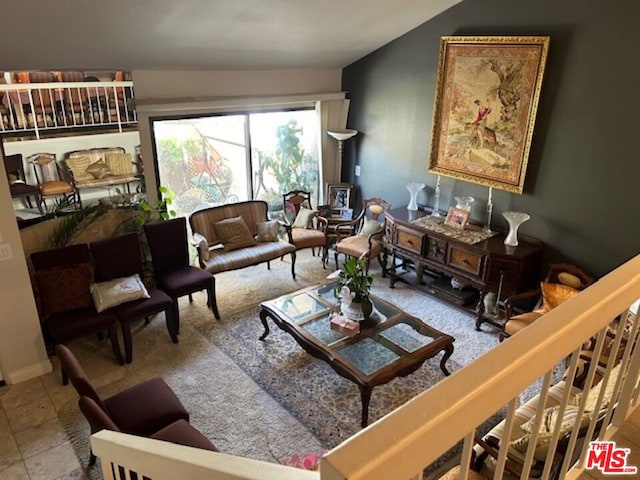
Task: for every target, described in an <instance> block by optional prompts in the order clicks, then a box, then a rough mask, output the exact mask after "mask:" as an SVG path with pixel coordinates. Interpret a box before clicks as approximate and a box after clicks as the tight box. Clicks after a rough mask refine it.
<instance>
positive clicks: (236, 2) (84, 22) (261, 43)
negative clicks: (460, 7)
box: [0, 0, 461, 71]
mask: <svg viewBox="0 0 640 480" xmlns="http://www.w3.org/2000/svg"><path fill="white" fill-rule="evenodd" d="M459 1H461V0H394V1H385V0H315V1H314V0H50V1H43V0H11V1H9V2H3V15H2V16H3V22H2V29H0V67H2V69H3V70H46V69H51V70H53V69H55V70H58V69H64V70H66V69H82V70H101V69H123V70H131V71H135V70H260V69H269V70H274V69H292V68H343V67H345V66H347V65H349V64H350V63H352V62H354V61H355V60H357V59H359V58H361V57H363V56H365V55H367V54H368V53H370V52H372V51H374V50H375V49H377V48H379V47H381V46H382V45H384V44H386V43H388V42H390V41H391V40H393V39H395V38H397V37H399V36H401V35H403V34H404V33H406V32H408V31H409V30H411V29H413V28H415V27H417V26H418V25H420V24H422V23H424V22H425V21H427V20H428V19H430V18H432V17H434V16H435V15H437V14H438V13H440V12H442V11H444V10H446V9H447V8H449V7H450V6H452V5H454V4H456V3H458V2H459Z"/></svg>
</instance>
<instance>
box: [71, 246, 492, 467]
mask: <svg viewBox="0 0 640 480" xmlns="http://www.w3.org/2000/svg"><path fill="white" fill-rule="evenodd" d="M272 263H273V264H272V266H271V270H267V268H266V266H265V265H259V266H256V267H251V268H248V269H243V270H239V271H236V272H227V273H223V274H220V275H217V276H216V284H217V297H218V306H219V310H220V314H221V316H222V320H220V321H216V320H215V319H214V318H213V315H212V314H211V311H210V310H209V309H208V308H207V306H206V296H205V295H204V294H196V295H195V296H194V302H193V303H189V302H188V300H187V299H186V298H185V299H183V300H181V303H180V312H181V329H180V343H179V344H178V345H174V344H172V343H171V341H170V339H169V335H168V333H167V331H166V328H165V325H164V319H163V318H162V316H159V317H157V318H155V319H154V320H153V321H152V322H151V323H150V324H149V325H144V324H142V323H141V324H140V325H138V326H136V328H134V333H133V335H134V337H133V341H134V359H133V363H132V364H130V365H128V366H126V367H119V366H117V365H115V364H114V363H113V359H112V354H111V352H110V349H109V346H108V344H106V342H102V343H98V342H97V341H95V340H94V339H93V338H88V339H83V340H80V341H77V342H73V343H72V344H71V348H72V350H73V351H74V352H75V353H76V354H77V355H78V357H79V359H80V361H81V362H82V363H83V364H86V365H91V368H87V370H88V371H87V373H88V375H89V377H90V378H91V379H92V381H94V383H95V384H96V385H97V386H98V390H99V392H100V394H101V395H104V396H109V395H112V394H113V393H116V392H118V391H120V390H122V389H124V388H127V387H128V386H131V385H134V384H135V383H137V382H139V381H142V380H144V379H148V378H151V377H153V376H162V377H163V378H164V379H165V380H166V381H167V383H168V384H169V385H170V386H171V387H172V388H173V389H174V390H175V392H176V393H177V395H178V396H179V398H180V399H181V400H182V402H183V403H184V404H185V406H186V407H187V409H188V410H189V411H190V412H191V422H192V423H193V424H194V425H195V426H196V428H198V429H199V430H200V431H202V433H204V434H205V435H206V436H207V437H208V438H209V439H211V441H212V442H213V443H214V444H215V445H216V446H217V447H218V448H219V449H220V450H221V451H223V452H226V453H231V454H235V455H242V456H245V457H250V458H256V459H260V460H266V461H271V462H282V461H285V460H287V459H288V458H290V457H291V455H292V454H293V453H300V454H306V453H309V452H318V451H321V450H323V449H329V448H332V447H334V446H336V445H338V444H339V443H340V442H341V441H343V440H345V439H346V438H348V437H350V436H351V435H353V434H355V433H356V432H358V431H359V430H360V416H361V403H360V393H359V389H358V387H357V386H356V385H355V384H354V383H352V382H350V381H348V380H346V379H344V378H342V377H340V376H339V375H337V374H336V373H335V372H334V371H333V370H332V369H331V368H330V367H329V366H328V365H327V364H326V363H324V362H322V361H320V360H317V359H315V358H312V357H311V356H309V355H308V354H306V353H305V352H304V351H303V350H302V349H301V348H300V347H299V346H298V344H297V343H296V342H295V341H294V340H293V338H292V337H291V336H289V335H288V334H286V333H284V332H282V331H281V330H279V329H278V328H277V327H273V328H271V333H270V334H269V336H268V337H267V339H266V340H265V341H264V342H262V341H260V340H259V339H258V337H259V336H260V335H261V334H262V332H263V327H262V324H261V322H260V319H259V317H258V306H259V304H260V302H262V301H264V300H268V299H272V298H275V297H277V296H280V295H283V294H285V293H289V292H292V291H295V290H297V289H300V288H303V287H305V286H308V285H312V284H315V283H318V282H320V281H323V280H324V279H325V277H326V275H327V274H329V273H331V271H332V270H331V269H327V270H323V269H322V266H321V262H320V260H319V259H318V258H317V257H312V256H311V255H310V253H307V252H300V253H299V255H298V261H297V262H296V271H297V272H298V276H297V277H298V278H297V280H295V281H294V280H293V279H292V278H291V275H290V265H289V264H288V259H285V261H284V262H281V261H276V262H272ZM378 268H379V267H378ZM373 273H374V275H375V277H376V278H375V281H374V288H373V291H374V293H375V294H376V295H378V296H379V297H382V298H384V299H385V300H388V301H390V302H391V303H394V304H396V305H397V306H399V307H400V308H402V309H404V310H405V311H407V312H409V313H411V314H413V315H415V316H417V317H420V318H422V319H423V320H425V321H426V322H427V323H429V324H430V325H432V326H433V327H435V328H437V329H438V330H441V331H443V332H445V333H448V334H449V335H452V336H453V337H454V338H455V339H456V340H455V343H454V348H455V350H454V353H453V355H452V357H451V358H450V359H449V361H448V362H447V367H448V369H449V370H450V371H451V372H454V371H456V370H458V369H460V368H462V367H463V366H464V365H467V364H469V363H470V362H472V361H473V360H474V359H476V358H477V357H478V356H480V355H482V354H483V353H484V352H486V351H488V350H489V349H491V348H493V347H494V346H496V345H497V343H498V335H497V332H496V331H493V330H491V331H489V330H487V331H483V332H478V331H476V330H475V329H474V318H473V316H472V315H470V314H469V313H468V312H464V311H461V310H458V309H454V308H452V307H450V306H448V305H446V304H444V303H442V302H440V301H438V300H437V299H435V298H433V297H430V296H427V295H425V294H423V293H420V292H417V291H416V290H413V289H411V288H409V287H407V286H405V285H403V284H397V285H396V288H394V289H390V288H389V286H388V285H389V283H388V280H387V279H383V278H381V276H380V272H379V271H376V270H374V271H373ZM441 356H442V354H438V355H437V356H436V357H434V358H433V359H430V360H427V362H425V364H424V365H422V366H421V367H420V368H419V369H418V370H417V371H415V372H414V373H412V374H411V375H408V376H407V377H404V378H398V379H395V380H393V381H391V382H390V383H388V384H386V385H383V386H379V387H376V388H374V389H373V394H372V397H371V405H370V409H369V418H370V422H373V421H375V420H376V419H378V418H380V417H382V416H383V415H385V414H387V413H389V412H391V411H393V410H394V409H395V408H397V407H399V406H401V405H402V404H403V403H404V402H406V401H408V400H409V399H411V398H413V397H414V396H416V395H418V394H419V393H420V392H422V391H423V390H425V389H427V388H429V387H431V386H432V385H434V384H435V383H437V382H438V381H440V380H442V379H443V378H444V374H443V373H442V371H441V370H440V368H439V362H440V359H441ZM59 417H60V420H61V422H62V423H63V425H64V426H65V429H66V430H67V432H68V434H69V437H70V438H71V439H72V443H73V445H74V448H75V449H76V452H77V454H78V456H79V458H80V459H81V461H82V463H83V464H86V459H87V457H88V452H89V450H88V443H87V441H88V436H89V431H88V427H87V425H86V422H85V421H84V418H83V417H82V415H81V414H80V413H79V411H78V408H77V404H76V400H75V398H74V399H73V400H70V401H69V402H68V403H67V404H66V405H65V406H64V407H63V408H62V409H61V411H60V414H59ZM95 475H96V474H95V473H94V474H91V476H92V477H94V476H95ZM96 478H99V477H96Z"/></svg>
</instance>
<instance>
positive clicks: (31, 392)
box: [0, 378, 47, 410]
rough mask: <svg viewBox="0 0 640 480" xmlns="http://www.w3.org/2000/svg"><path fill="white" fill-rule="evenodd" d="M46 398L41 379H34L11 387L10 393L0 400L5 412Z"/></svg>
mask: <svg viewBox="0 0 640 480" xmlns="http://www.w3.org/2000/svg"><path fill="white" fill-rule="evenodd" d="M46 396H47V391H46V390H45V388H44V385H42V382H41V381H40V378H33V379H31V380H28V381H26V382H21V383H16V384H15V385H11V386H10V388H9V391H8V392H7V393H5V394H4V395H3V396H2V398H0V401H1V402H2V406H3V407H4V409H5V410H10V409H13V408H17V407H20V406H22V405H26V404H28V403H31V402H33V401H34V400H38V399H39V398H42V397H46Z"/></svg>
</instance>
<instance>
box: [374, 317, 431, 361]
mask: <svg viewBox="0 0 640 480" xmlns="http://www.w3.org/2000/svg"><path fill="white" fill-rule="evenodd" d="M406 320H407V319H403V320H401V321H399V322H398V323H396V324H395V325H392V326H390V327H389V328H385V329H384V330H382V331H381V332H380V336H381V337H383V338H385V339H387V340H389V341H390V342H391V343H393V344H394V345H397V346H398V347H400V348H402V349H403V350H405V351H407V352H409V353H413V352H415V351H416V350H419V349H420V348H422V347H424V346H426V345H429V344H430V343H431V342H433V337H431V336H429V335H425V334H423V333H420V332H419V331H418V330H417V329H416V328H415V326H414V325H412V324H411V323H409V322H407V321H406Z"/></svg>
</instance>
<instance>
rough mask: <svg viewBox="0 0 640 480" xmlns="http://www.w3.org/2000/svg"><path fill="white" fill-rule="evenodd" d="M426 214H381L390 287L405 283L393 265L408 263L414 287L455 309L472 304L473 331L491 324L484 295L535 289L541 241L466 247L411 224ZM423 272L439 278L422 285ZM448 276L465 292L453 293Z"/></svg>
mask: <svg viewBox="0 0 640 480" xmlns="http://www.w3.org/2000/svg"><path fill="white" fill-rule="evenodd" d="M429 214H430V212H429V211H425V210H417V211H411V210H407V209H406V208H396V209H393V210H390V211H389V212H387V213H386V214H385V218H386V223H385V245H386V255H387V256H391V257H392V262H391V267H390V269H389V270H390V271H389V273H390V277H391V287H393V286H394V285H395V282H397V281H398V280H403V281H404V279H403V277H402V276H401V275H399V274H397V272H396V270H397V268H398V265H397V264H398V261H400V262H401V263H402V264H403V265H405V266H406V265H407V264H409V265H411V266H412V267H413V268H414V269H415V271H416V272H417V279H416V282H415V286H417V287H419V288H422V289H424V290H425V291H427V292H429V293H432V294H434V295H437V296H438V297H440V298H443V299H444V300H448V301H450V302H451V303H455V304H457V305H461V306H469V305H468V304H467V300H471V302H472V303H473V304H475V310H476V312H477V319H476V329H478V330H479V329H480V326H481V325H482V323H483V322H490V323H493V324H494V325H495V322H492V321H491V320H490V319H489V318H487V316H486V315H485V312H484V304H483V302H482V299H483V297H484V295H485V294H486V293H487V292H490V291H493V292H496V293H497V292H498V289H499V288H500V284H501V283H502V287H501V290H500V296H501V298H505V297H507V296H510V295H513V294H515V293H519V292H523V291H526V290H529V289H531V288H535V286H536V283H537V281H538V273H539V269H540V262H541V261H542V251H543V244H542V242H540V241H539V240H536V239H533V238H530V237H526V236H523V235H519V236H518V240H519V245H518V246H517V247H508V246H506V245H505V244H504V238H505V234H504V233H498V234H497V235H495V236H493V237H491V238H489V239H487V240H484V241H481V242H478V243H476V244H473V245H470V244H468V243H464V242H462V241H460V240H456V239H454V238H451V237H449V236H446V235H444V234H441V233H437V232H434V231H432V230H428V229H426V228H423V227H420V226H418V225H415V224H413V223H412V221H414V220H417V219H418V218H420V217H424V216H426V215H429ZM425 270H426V271H427V272H435V273H436V275H441V276H442V278H441V281H434V282H432V283H431V284H426V285H423V284H422V273H423V272H424V271H425ZM449 277H451V278H455V279H456V280H458V281H460V282H461V283H462V284H465V285H468V287H466V288H465V289H462V290H460V291H455V290H456V289H452V288H451V287H450V278H449ZM447 290H448V291H449V292H448V291H447ZM449 293H451V294H449ZM453 293H455V295H454V294H453Z"/></svg>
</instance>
